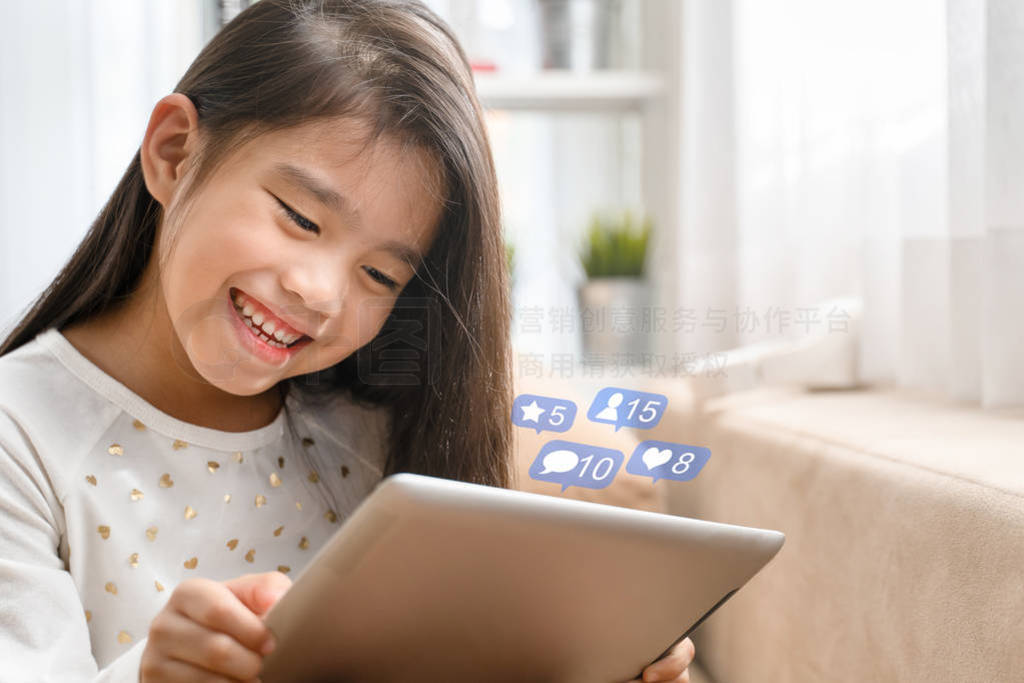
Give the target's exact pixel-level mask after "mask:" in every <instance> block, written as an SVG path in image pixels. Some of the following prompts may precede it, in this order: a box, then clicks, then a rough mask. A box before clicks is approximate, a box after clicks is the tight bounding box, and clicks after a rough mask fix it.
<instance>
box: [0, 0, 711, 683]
mask: <svg viewBox="0 0 1024 683" xmlns="http://www.w3.org/2000/svg"><path fill="white" fill-rule="evenodd" d="M110 106H117V103H116V102H111V103H110ZM499 226H500V216H499V201H498V191H497V184H496V180H495V175H494V169H493V164H492V159H491V155H490V152H489V148H488V140H487V136H486V131H485V128H484V124H483V118H482V112H481V109H480V105H479V103H478V101H477V99H476V96H475V91H474V87H473V81H472V74H471V72H470V70H469V67H468V63H467V61H466V58H465V55H464V53H463V51H462V50H461V48H460V47H459V45H458V43H457V41H456V39H455V38H454V36H453V34H452V33H451V31H450V29H449V28H448V27H447V26H446V25H445V24H444V23H443V22H442V21H441V20H440V19H438V18H437V16H435V15H434V14H433V13H432V12H430V11H429V10H428V9H427V8H425V7H424V6H423V5H422V4H420V3H419V2H418V1H417V0H373V1H369V0H360V1H356V0H316V1H312V0H305V1H299V0H261V1H260V2H258V3H256V4H254V5H252V6H251V7H250V8H249V9H247V10H245V11H244V12H242V13H241V14H240V15H239V16H238V17H236V18H235V20H234V21H232V22H231V23H230V24H229V25H227V26H226V27H225V28H224V29H223V30H222V31H221V32H220V33H219V34H218V35H217V36H216V37H215V38H214V39H213V40H212V41H211V42H210V43H209V45H207V46H206V47H205V48H204V49H203V51H202V52H201V53H200V55H199V56H198V57H197V58H196V60H195V62H194V63H193V64H192V65H191V66H190V68H189V69H188V71H187V72H186V73H185V75H184V77H183V78H182V79H181V81H180V82H179V83H178V84H177V86H176V87H175V91H174V93H173V94H171V95H168V96H166V97H164V98H163V99H161V100H160V101H159V102H158V103H157V104H156V106H155V107H154V109H153V112H152V115H151V116H150V120H149V125H148V127H147V129H146V132H145V136H144V138H143V141H142V145H141V147H140V149H139V151H138V153H137V154H136V155H135V158H134V159H133V160H132V162H131V164H130V165H129V167H128V170H127V171H126V173H125V175H124V177H123V178H122V179H121V181H120V183H119V184H118V186H117V188H116V189H115V191H114V193H113V195H112V196H111V198H110V200H109V201H108V203H107V205H106V206H105V207H104V208H103V210H102V212H101V213H100V215H99V217H98V219H97V220H96V222H95V223H94V224H93V225H92V227H91V229H90V231H89V233H88V234H87V235H86V237H85V240H84V241H83V242H82V244H81V245H80V246H79V248H78V250H77V251H76V252H75V254H74V255H73V256H72V258H71V260H70V261H69V263H68V264H67V265H66V266H65V268H64V269H63V270H62V271H61V272H60V274H59V275H58V276H57V278H56V279H55V281H54V282H53V283H52V284H51V285H50V287H49V288H48V289H47V290H46V291H45V292H44V293H43V294H42V296H40V298H39V299H38V300H37V301H36V302H35V303H34V305H33V306H32V307H31V309H30V310H29V312H28V313H27V315H26V316H25V317H24V319H23V320H21V321H20V322H19V323H18V324H17V325H16V326H15V328H14V329H13V331H12V332H11V334H10V335H9V336H8V337H7V339H6V340H5V341H4V342H3V343H2V345H0V577H2V583H0V661H3V662H4V675H3V678H4V680H8V681H28V680H44V681H61V682H66V681H74V680H104V681H140V680H141V681H146V682H148V681H239V680H242V681H245V680H252V679H254V678H256V677H257V676H258V675H259V672H260V667H261V661H262V656H263V655H265V654H266V653H268V652H270V651H271V650H272V648H273V646H274V642H273V639H272V637H271V634H270V633H269V632H268V630H267V629H266V628H265V626H264V625H263V621H262V619H261V617H262V615H264V614H265V613H266V612H267V611H268V610H269V608H270V607H271V605H272V604H273V603H274V601H275V600H276V599H278V598H279V597H280V596H281V594H283V593H284V591H286V590H287V588H288V586H289V585H290V579H289V578H288V576H289V574H294V573H297V572H298V571H299V570H301V569H302V567H303V566H304V565H305V563H306V562H307V561H308V560H309V559H310V558H311V557H312V555H313V554H314V553H315V552H316V549H317V548H318V547H319V546H320V545H321V544H322V543H323V542H325V541H326V539H328V538H329V537H330V535H331V534H332V533H333V532H334V531H335V530H336V529H337V528H338V525H339V524H341V523H342V522H343V521H344V519H345V518H346V516H347V515H348V514H349V513H351V511H352V510H353V509H354V508H355V507H356V506H357V505H358V504H359V502H360V501H361V500H362V499H363V498H364V497H365V496H366V495H367V494H368V493H369V492H370V491H371V490H372V489H373V487H374V486H375V485H376V484H377V483H378V482H379V481H380V479H381V478H382V477H384V476H387V475H389V474H392V473H395V472H400V471H405V472H417V473H421V474H428V475H433V476H439V477H447V478H451V479H459V480H463V481H469V482H476V483H481V484H487V485H491V486H502V487H504V486H509V485H510V484H511V483H512V482H511V481H510V478H511V476H510V472H511V466H510V462H509V459H510V450H511V449H510V443H511V435H510V433H511V425H510V421H509V414H510V412H511V391H512V389H511V372H510V351H509V342H508V339H509V301H508V286H507V273H506V271H505V255H504V248H503V243H502V239H501V234H500V229H499ZM495 646H496V647H498V646H500V645H499V644H497V643H496V644H495ZM692 656H693V647H692V643H690V641H689V640H688V639H687V640H684V641H683V642H682V643H681V644H680V645H679V646H677V647H676V648H675V649H674V650H673V651H672V653H671V654H670V655H669V656H667V657H666V658H664V659H663V660H661V661H659V662H658V663H657V664H655V665H652V666H651V667H648V668H647V670H646V671H645V675H644V680H677V681H685V680H688V674H687V671H686V669H687V666H688V664H689V662H690V659H691V658H692Z"/></svg>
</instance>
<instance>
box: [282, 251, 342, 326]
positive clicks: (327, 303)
mask: <svg viewBox="0 0 1024 683" xmlns="http://www.w3.org/2000/svg"><path fill="white" fill-rule="evenodd" d="M281 286H282V287H284V289H286V290H288V291H290V292H293V293H294V294H296V295H298V297H299V298H300V299H301V300H302V306H304V307H305V309H306V310H308V311H316V312H318V313H320V314H321V315H323V316H326V317H334V316H337V315H338V314H339V313H340V312H341V310H342V307H343V305H344V301H345V297H346V295H347V293H348V278H347V277H346V276H345V274H344V269H343V268H342V267H341V266H339V265H338V264H337V263H336V262H332V263H326V262H325V263H320V264H315V263H309V262H307V263H298V264H295V265H292V266H290V267H289V268H287V269H286V270H285V271H284V273H282V275H281ZM318 322H319V321H318Z"/></svg>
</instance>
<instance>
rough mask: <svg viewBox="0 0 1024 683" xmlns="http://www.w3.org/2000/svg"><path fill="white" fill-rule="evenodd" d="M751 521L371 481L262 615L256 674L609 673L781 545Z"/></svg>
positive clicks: (597, 682) (465, 681) (462, 677)
mask: <svg viewBox="0 0 1024 683" xmlns="http://www.w3.org/2000/svg"><path fill="white" fill-rule="evenodd" d="M783 540H784V537H783V535H782V534H781V533H779V532H777V531H768V530H763V529H754V528H748V527H740V526H733V525H726V524H717V523H713V522H703V521H699V520H694V519H688V518H684V517H676V516H672V515H663V514H657V513H653V512H646V511H640V510H630V509H626V508H619V507H612V506H607V505H599V504H596V503H588V502H583V501H577V500H570V499H564V498H556V497H553V496H545V495H539V494H533V493H526V492H522V491H512V490H508V489H499V488H494V487H488V486H481V485H478V484H467V483H464V482H455V481H449V480H445V479H438V478H433V477H425V476H420V475H415V474H405V473H403V474H397V475H393V476H391V477H388V478H386V479H385V480H383V481H382V482H381V484H380V485H379V486H378V487H377V488H376V489H375V490H374V491H373V492H372V493H371V494H370V496H368V497H367V498H366V500H364V501H363V503H362V504H361V505H360V506H359V507H358V508H357V509H356V511H355V512H354V513H353V514H352V516H351V517H350V518H349V519H348V520H347V521H346V522H345V523H344V524H343V525H342V527H341V528H340V529H339V530H338V532H337V534H335V536H334V537H332V538H331V540H330V541H329V542H328V543H327V544H326V545H325V546H324V547H323V548H321V549H320V551H319V552H318V553H317V555H316V557H315V558H314V559H313V560H312V561H311V562H310V564H309V565H308V566H307V567H306V569H305V570H304V571H303V572H302V573H301V574H300V575H299V576H297V577H296V580H295V583H294V585H293V586H292V588H291V589H290V590H289V591H288V593H286V594H285V596H284V597H283V598H282V599H281V600H280V601H279V602H278V604H277V605H275V607H274V608H273V610H272V611H271V612H270V614H269V615H268V616H267V624H268V626H269V627H270V628H271V630H272V631H273V632H274V633H275V635H276V636H277V639H278V646H277V649H276V650H275V651H274V652H273V653H271V654H270V655H269V656H268V657H267V658H266V659H265V667H264V672H263V674H262V675H261V678H262V680H263V681H264V682H265V683H284V682H285V681H288V682H295V681H331V682H332V683H339V682H346V683H385V682H389V683H390V682H397V681H403V682H407V681H414V680H415V681H439V682H440V681H443V682H445V683H469V682H470V681H472V682H473V683H480V682H481V681H489V682H493V683H504V682H506V681H507V682H508V683H513V682H515V683H624V682H625V681H628V680H630V679H632V678H635V677H637V676H638V675H639V674H640V672H641V670H642V669H643V667H644V666H646V665H647V664H649V663H651V662H653V661H654V660H656V659H658V658H659V657H660V656H661V655H662V654H664V653H665V652H666V651H667V650H668V649H670V648H671V647H672V645H674V644H675V643H676V642H677V641H679V640H681V639H682V637H683V636H684V635H685V634H686V633H688V632H689V631H690V630H692V628H694V627H695V626H696V624H697V623H698V622H699V621H700V620H701V619H702V618H703V617H705V616H706V615H707V614H709V613H710V612H711V611H713V610H714V609H715V608H716V607H717V606H718V605H719V604H721V603H722V602H724V600H725V599H727V598H728V597H729V596H730V595H731V594H732V593H734V592H735V591H736V590H738V589H739V588H740V587H741V586H742V585H743V584H744V583H746V582H747V580H749V579H750V577H752V576H753V575H754V574H755V573H756V572H757V571H758V570H759V569H761V567H763V566H764V565H765V564H766V563H767V562H768V561H769V560H770V559H771V558H772V557H773V556H774V555H775V553H777V552H778V550H779V548H781V547H782V543H783Z"/></svg>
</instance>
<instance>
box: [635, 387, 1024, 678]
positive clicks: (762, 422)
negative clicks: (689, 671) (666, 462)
mask: <svg viewBox="0 0 1024 683" xmlns="http://www.w3.org/2000/svg"><path fill="white" fill-rule="evenodd" d="M678 384H680V385H681V383H678ZM657 390H659V391H662V393H665V389H664V388H660V389H657ZM675 391H676V393H677V395H682V394H684V393H685V392H684V391H682V390H681V389H679V387H676V389H675ZM669 409H670V411H674V412H672V413H671V414H670V415H666V416H665V417H664V418H663V419H662V424H661V425H659V427H658V428H657V436H652V437H651V438H663V439H666V440H673V441H681V442H683V443H692V444H695V445H701V446H707V447H709V448H710V449H711V453H712V455H711V460H710V461H709V462H708V464H707V465H706V466H705V467H704V469H703V471H702V472H701V474H700V476H699V477H697V478H696V479H694V480H693V481H692V482H688V483H685V484H681V483H678V482H670V481H662V482H659V483H658V484H657V486H665V487H670V489H669V492H668V495H667V500H666V504H667V510H668V511H669V512H673V513H675V514H683V515H686V516H693V517H700V518H703V519H708V520H712V521H716V522H727V523H734V524H744V525H749V526H759V527H765V528H772V529H778V530H780V531H783V532H784V533H785V534H786V537H787V540H786V544H785V546H784V547H783V548H782V550H781V551H780V553H779V555H778V556H777V557H776V558H775V559H774V560H773V561H772V562H771V563H770V564H769V565H768V567H766V568H765V569H764V570H763V571H762V572H761V573H759V574H758V575H757V576H755V577H754V579H752V580H751V582H750V583H749V584H748V585H747V586H746V587H745V588H744V589H743V590H741V591H740V592H739V593H738V594H737V595H736V596H735V597H734V598H733V599H732V600H730V601H729V602H728V603H726V605H724V606H723V608H722V609H721V610H719V611H718V612H717V613H716V614H715V615H714V616H712V617H711V618H710V619H709V620H708V621H707V622H706V624H705V625H704V626H702V627H701V629H700V630H699V631H698V632H697V634H696V636H695V638H694V640H695V642H696V643H697V648H698V652H699V653H700V658H701V661H702V662H703V664H704V666H705V667H706V668H707V669H708V671H709V673H710V674H711V676H713V677H714V678H715V679H716V680H722V681H730V683H744V682H745V681H751V682H753V681H763V680H771V681H820V680H850V681H854V680H900V681H917V680H921V681H926V680H927V681H938V680H950V681H952V680H957V681H959V680H967V679H969V680H978V681H982V680H984V681H1008V680H1017V679H1018V677H1019V676H1020V672H1021V671H1024V616H1022V615H1024V419H1022V418H1024V415H1022V414H1021V413H1019V412H1018V413H1005V412H1004V413H994V412H985V411H981V410H977V409H973V408H969V407H964V406H959V405H956V404H952V403H949V402H945V401H940V400H935V399H929V398H927V397H924V396H921V395H914V394H910V393H907V392H900V391H892V390H871V391H843V392H805V391H800V390H796V389H793V390H789V389H763V390H757V391H751V392H745V393H742V394H737V395H733V396H728V397H725V398H722V399H718V400H717V401H714V402H712V403H711V404H709V405H708V406H707V407H706V410H705V411H704V412H702V413H698V412H697V411H696V410H695V409H694V408H693V405H692V404H689V405H688V404H687V402H686V401H685V400H677V401H675V402H673V401H670V404H669Z"/></svg>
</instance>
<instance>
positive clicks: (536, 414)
mask: <svg viewBox="0 0 1024 683" xmlns="http://www.w3.org/2000/svg"><path fill="white" fill-rule="evenodd" d="M519 408H520V409H521V410H522V411H523V422H526V421H527V420H530V421H532V422H538V423H539V422H540V416H541V413H543V412H545V410H544V409H543V408H541V407H540V406H539V405H537V401H536V399H534V400H533V402H531V403H530V405H528V406H519Z"/></svg>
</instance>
